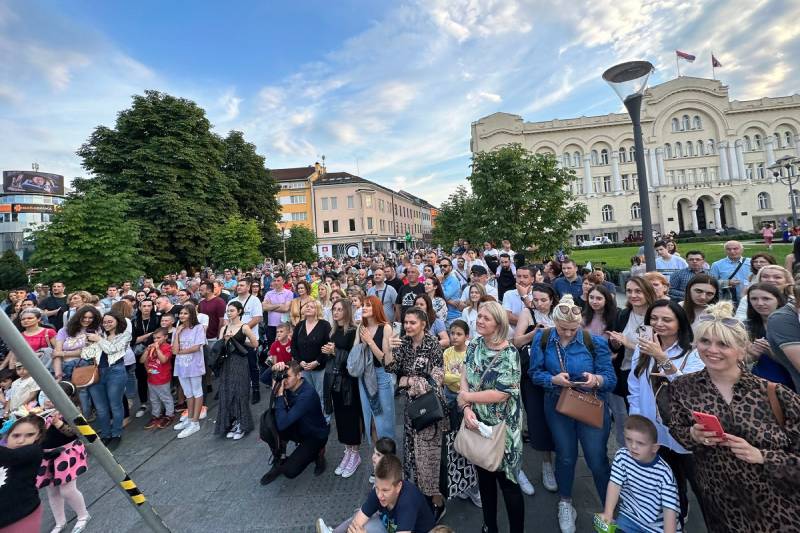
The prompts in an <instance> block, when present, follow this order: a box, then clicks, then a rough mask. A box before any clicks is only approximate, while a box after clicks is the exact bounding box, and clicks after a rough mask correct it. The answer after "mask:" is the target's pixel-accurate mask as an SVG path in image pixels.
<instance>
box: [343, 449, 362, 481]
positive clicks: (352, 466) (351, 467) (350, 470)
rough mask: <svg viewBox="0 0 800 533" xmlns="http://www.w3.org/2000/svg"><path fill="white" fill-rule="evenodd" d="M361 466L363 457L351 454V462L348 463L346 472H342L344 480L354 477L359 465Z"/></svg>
mask: <svg viewBox="0 0 800 533" xmlns="http://www.w3.org/2000/svg"><path fill="white" fill-rule="evenodd" d="M360 464H361V456H360V455H359V454H358V453H353V452H351V453H350V460H349V461H347V464H346V465H345V467H344V470H342V477H343V478H348V477H350V476H352V475H353V474H355V473H356V469H357V468H358V465H360Z"/></svg>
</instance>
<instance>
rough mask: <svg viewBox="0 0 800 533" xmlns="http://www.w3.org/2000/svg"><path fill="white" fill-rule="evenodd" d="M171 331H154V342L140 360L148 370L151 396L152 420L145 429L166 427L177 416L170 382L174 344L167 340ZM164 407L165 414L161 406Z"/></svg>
mask: <svg viewBox="0 0 800 533" xmlns="http://www.w3.org/2000/svg"><path fill="white" fill-rule="evenodd" d="M167 335H169V331H168V330H167V328H158V329H157V330H155V331H154V332H153V343H152V344H150V346H148V347H147V349H146V350H145V351H144V353H143V354H142V357H141V358H140V359H139V362H140V363H142V364H143V365H144V366H145V369H146V371H147V394H148V398H150V414H151V415H152V417H151V418H150V421H149V422H148V423H147V424H146V425H145V426H144V428H145V429H154V428H165V427H167V426H169V425H170V424H171V423H172V420H173V418H174V416H175V402H174V401H173V400H172V392H171V390H170V382H171V381H172V362H171V359H172V345H170V343H169V342H167ZM162 407H163V408H164V416H162V415H161V408H162Z"/></svg>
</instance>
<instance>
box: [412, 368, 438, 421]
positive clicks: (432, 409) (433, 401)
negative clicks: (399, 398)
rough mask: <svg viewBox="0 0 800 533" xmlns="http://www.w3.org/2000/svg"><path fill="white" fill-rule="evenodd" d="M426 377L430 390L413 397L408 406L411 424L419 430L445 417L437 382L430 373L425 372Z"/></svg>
mask: <svg viewBox="0 0 800 533" xmlns="http://www.w3.org/2000/svg"><path fill="white" fill-rule="evenodd" d="M425 379H426V380H427V381H428V384H429V385H430V386H431V388H430V390H429V391H428V392H426V393H425V394H420V395H419V396H417V397H416V398H414V399H412V400H411V401H410V402H408V405H407V406H406V413H407V414H408V418H409V420H410V421H411V426H412V427H413V428H414V429H415V430H417V431H422V430H423V429H425V428H427V427H429V426H432V425H433V424H435V423H436V422H438V421H440V420H442V419H443V418H444V408H443V407H442V402H440V401H439V397H438V396H437V395H436V392H435V390H436V382H435V381H433V378H432V377H431V376H430V374H425Z"/></svg>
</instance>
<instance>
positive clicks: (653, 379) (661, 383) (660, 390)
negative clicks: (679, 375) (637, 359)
mask: <svg viewBox="0 0 800 533" xmlns="http://www.w3.org/2000/svg"><path fill="white" fill-rule="evenodd" d="M686 352H687V350H684V351H683V352H681V354H680V355H679V356H678V357H675V358H674V359H671V360H678V359H680V358H681V357H683V362H682V363H681V366H680V367H678V370H680V371H681V372H683V369H684V367H685V366H686V362H687V361H688V360H689V356H688V354H687V353H686ZM669 385H670V382H669V380H668V379H667V378H665V377H663V376H653V375H651V376H650V387H651V388H652V389H653V398H655V401H656V417H657V420H659V421H660V422H661V423H663V424H664V425H669V422H670V420H671V419H672V412H671V410H670V408H669V401H670V397H671V396H672V394H671V392H670V388H669Z"/></svg>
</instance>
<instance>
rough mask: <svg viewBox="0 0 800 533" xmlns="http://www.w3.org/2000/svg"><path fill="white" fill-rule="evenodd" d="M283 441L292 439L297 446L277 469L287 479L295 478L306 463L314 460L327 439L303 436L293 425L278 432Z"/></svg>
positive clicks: (306, 465)
mask: <svg viewBox="0 0 800 533" xmlns="http://www.w3.org/2000/svg"><path fill="white" fill-rule="evenodd" d="M280 435H281V439H282V440H284V441H290V440H291V441H294V442H296V443H297V447H296V448H295V449H294V451H292V453H291V455H289V456H288V457H287V458H286V460H285V461H283V462H282V463H279V466H278V470H279V471H280V473H281V474H283V475H284V476H286V477H288V478H289V479H293V478H296V477H297V476H299V475H300V474H302V473H303V470H305V469H306V468H307V467H308V465H310V464H312V463H313V462H314V461H316V459H317V457H319V454H320V452H321V451H322V449H323V448H324V447H325V444H327V442H328V439H327V437H326V438H325V439H315V438H303V437H301V436H300V435H298V434H297V431H295V430H294V428H293V427H289V428H288V429H286V430H285V431H281V432H280Z"/></svg>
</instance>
